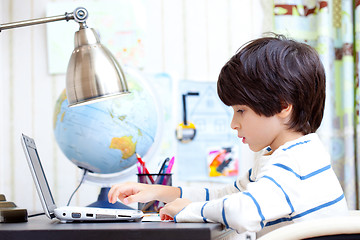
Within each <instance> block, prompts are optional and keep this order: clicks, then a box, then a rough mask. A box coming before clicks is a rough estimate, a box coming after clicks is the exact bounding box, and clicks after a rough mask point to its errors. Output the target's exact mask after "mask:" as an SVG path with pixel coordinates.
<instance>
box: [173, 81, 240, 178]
mask: <svg viewBox="0 0 360 240" xmlns="http://www.w3.org/2000/svg"><path fill="white" fill-rule="evenodd" d="M188 93H198V95H196V96H191V97H188V98H187V99H186V115H187V116H186V120H187V122H188V124H187V125H190V124H193V127H194V128H195V132H196V133H195V136H194V137H193V139H192V140H191V141H186V142H184V141H183V142H181V141H178V143H177V164H178V166H177V168H178V169H177V174H178V178H179V180H181V181H215V182H230V181H233V180H234V179H235V178H236V177H237V175H238V172H239V154H240V146H239V139H238V138H237V135H236V132H235V131H234V130H232V129H231V128H230V123H231V119H232V109H231V108H230V107H228V106H226V105H224V104H223V103H222V102H221V100H220V99H219V97H218V95H217V91H216V82H197V81H189V80H182V81H179V87H178V95H179V103H180V104H179V105H181V106H179V107H178V109H179V113H178V122H179V123H183V120H184V116H183V115H184V111H183V110H182V109H183V101H182V98H183V95H184V94H188Z"/></svg>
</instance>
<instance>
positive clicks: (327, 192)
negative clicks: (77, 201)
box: [109, 36, 348, 236]
mask: <svg viewBox="0 0 360 240" xmlns="http://www.w3.org/2000/svg"><path fill="white" fill-rule="evenodd" d="M217 85H218V95H219V97H220V99H221V100H222V101H223V102H224V103H225V104H226V105H228V106H231V107H232V108H233V110H234V115H233V119H232V122H231V128H232V129H234V130H236V131H237V133H238V137H239V138H241V139H242V142H243V143H244V144H248V145H249V148H250V149H251V150H252V151H254V152H259V153H261V156H260V157H259V158H258V159H256V161H255V165H254V167H253V168H252V169H250V170H249V172H248V174H247V176H246V177H245V178H242V179H238V180H237V181H235V182H234V184H233V185H231V186H228V187H226V188H222V189H193V188H180V187H179V188H177V187H167V186H157V185H141V184H137V183H126V184H118V185H115V186H113V187H112V188H111V190H110V192H109V201H110V202H113V203H114V202H115V201H116V200H117V198H119V199H120V200H121V201H122V202H124V203H126V204H128V203H132V202H138V201H139V202H147V201H150V200H153V199H156V200H160V201H164V202H167V203H168V204H167V205H166V206H165V207H164V208H162V209H161V211H160V216H161V218H162V219H164V220H166V219H174V221H175V222H220V223H222V224H224V225H225V226H226V227H227V228H231V229H235V230H237V231H238V232H244V231H253V232H259V234H258V236H259V235H263V234H264V233H266V232H269V231H271V230H273V229H276V228H279V227H281V226H283V225H285V224H291V223H294V222H297V221H304V220H307V219H314V218H320V217H328V216H334V215H344V214H346V213H347V211H348V209H347V204H346V200H345V198H344V194H343V191H342V189H341V186H340V184H339V182H338V179H337V177H336V175H335V173H334V172H333V170H332V168H331V165H330V156H329V154H328V153H327V152H326V150H325V148H324V146H323V145H322V143H321V142H320V139H319V137H318V136H317V134H316V133H315V131H316V130H317V129H318V127H319V126H320V124H321V121H322V118H323V113H324V103H325V72H324V68H323V66H322V64H321V61H320V59H319V56H318V54H317V53H316V51H315V50H314V49H313V48H311V47H310V46H308V45H306V44H303V43H298V42H296V41H293V40H288V39H286V38H285V37H283V36H275V37H265V38H260V39H257V40H253V41H251V42H250V43H248V44H247V45H245V46H244V47H243V48H242V49H241V50H240V51H239V52H238V53H237V54H235V55H234V56H233V57H232V58H231V59H230V60H229V61H228V62H227V63H226V64H225V66H224V67H223V68H222V70H221V72H220V75H219V79H218V84H217Z"/></svg>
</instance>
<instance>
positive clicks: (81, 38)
mask: <svg viewBox="0 0 360 240" xmlns="http://www.w3.org/2000/svg"><path fill="white" fill-rule="evenodd" d="M87 17H88V11H87V10H86V9H85V8H83V7H79V8H76V9H75V10H74V11H73V12H72V13H65V15H60V16H54V17H45V18H38V19H32V20H25V21H19V22H13V23H5V24H0V32H1V31H2V30H6V29H12V28H18V27H24V26H30V25H35V24H42V23H49V22H55V21H60V20H66V21H69V20H75V22H77V23H79V25H80V29H79V30H78V31H77V32H76V33H75V41H74V43H75V49H74V51H73V52H72V55H71V58H70V61H69V64H68V68H67V73H66V93H67V97H68V102H69V107H72V106H79V105H85V104H89V103H94V102H97V101H101V100H104V99H105V98H109V97H116V96H119V95H120V94H126V93H129V90H128V86H127V82H126V79H125V74H124V72H123V70H122V68H121V66H120V64H119V63H118V62H117V61H116V59H115V57H114V56H113V55H112V54H111V53H110V51H109V50H108V49H107V48H106V47H105V46H103V45H102V44H101V43H100V40H99V36H98V35H97V33H96V32H95V30H94V29H92V28H88V27H87V25H86V19H87Z"/></svg>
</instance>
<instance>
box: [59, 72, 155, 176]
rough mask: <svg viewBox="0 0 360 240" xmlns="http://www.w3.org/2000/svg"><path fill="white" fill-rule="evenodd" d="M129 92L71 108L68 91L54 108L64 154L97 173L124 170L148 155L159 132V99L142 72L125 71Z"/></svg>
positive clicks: (79, 165)
mask: <svg viewBox="0 0 360 240" xmlns="http://www.w3.org/2000/svg"><path fill="white" fill-rule="evenodd" d="M125 75H126V78H127V82H128V87H129V90H130V91H131V93H130V94H125V95H122V96H120V97H117V98H112V99H109V100H105V101H101V102H97V103H93V104H89V105H84V106H78V107H72V108H69V107H68V101H67V97H66V92H65V90H64V91H63V92H62V93H61V95H60V96H59V98H58V100H57V103H56V106H55V111H54V123H53V124H54V133H55V139H56V141H57V143H58V145H59V147H60V149H61V150H62V152H63V153H64V155H65V156H66V157H67V158H68V159H69V160H70V161H72V162H73V163H74V164H76V165H77V166H78V167H80V168H84V169H87V170H89V171H91V172H94V173H100V174H111V173H117V172H121V171H123V170H126V169H128V168H130V167H131V166H133V165H134V164H135V163H136V162H137V159H136V156H135V153H138V154H139V155H140V156H144V155H146V153H147V152H148V151H149V149H150V147H151V146H152V145H153V143H154V139H155V135H156V131H157V120H158V119H157V118H158V116H157V108H156V102H155V100H154V98H153V96H152V95H151V92H150V91H149V89H148V88H147V87H145V86H146V85H145V84H144V80H143V79H142V78H139V75H136V74H132V75H131V74H129V73H127V72H126V74H125Z"/></svg>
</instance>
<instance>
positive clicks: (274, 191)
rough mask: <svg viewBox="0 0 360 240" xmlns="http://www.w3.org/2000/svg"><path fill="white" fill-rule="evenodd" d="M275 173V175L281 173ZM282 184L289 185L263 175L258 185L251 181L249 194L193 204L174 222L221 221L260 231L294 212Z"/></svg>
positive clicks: (241, 192) (244, 229)
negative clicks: (271, 222) (269, 223)
mask: <svg viewBox="0 0 360 240" xmlns="http://www.w3.org/2000/svg"><path fill="white" fill-rule="evenodd" d="M272 171H273V170H272ZM274 174H275V175H274V176H276V174H278V172H277V171H275V172H274ZM282 184H286V181H285V182H282V183H280V184H279V183H278V182H276V180H275V179H274V178H273V177H271V176H267V175H264V176H263V177H261V178H260V179H258V180H257V181H255V182H249V183H248V184H247V189H246V191H239V190H238V191H237V192H236V193H233V194H230V195H226V196H223V197H221V198H219V199H214V200H210V201H202V202H193V203H191V204H189V205H188V206H187V207H185V208H184V209H183V210H182V211H180V212H179V213H178V214H177V215H176V216H175V217H174V220H175V222H220V223H222V224H224V225H225V227H227V228H231V229H235V230H237V231H238V232H245V231H255V232H257V231H260V230H261V229H262V228H263V227H264V225H265V224H266V221H268V220H269V219H277V218H279V217H281V216H285V215H287V214H291V213H292V212H293V209H292V206H291V203H289V201H288V197H287V195H286V193H285V192H284V190H283V187H282V186H281V185H282ZM290 184H293V183H290Z"/></svg>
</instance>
